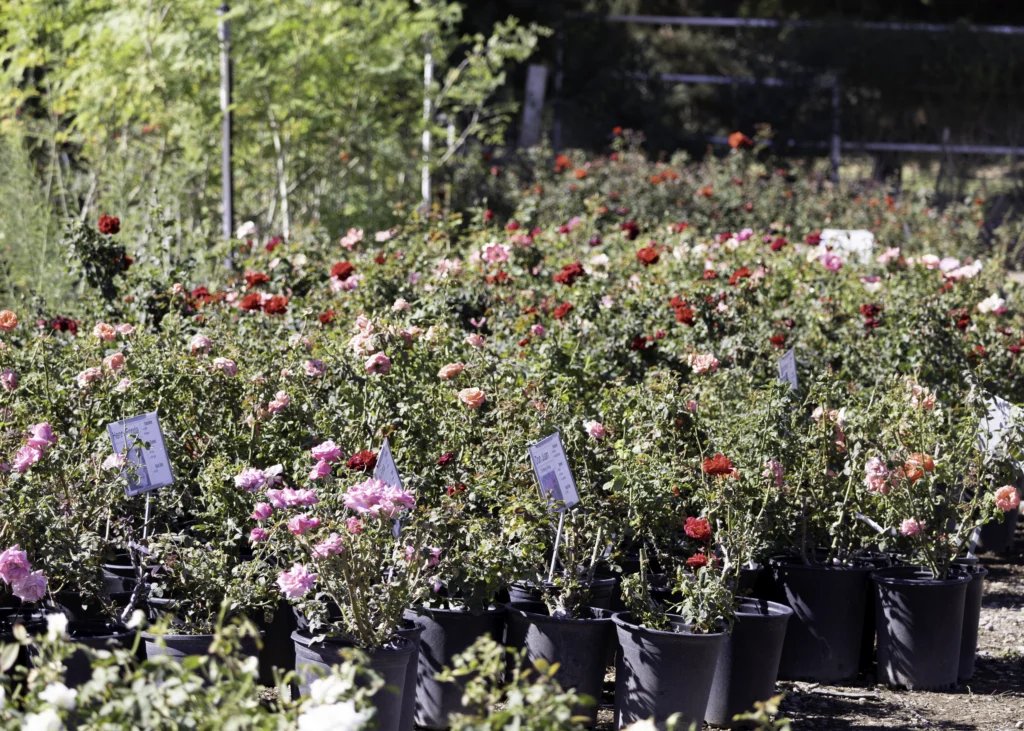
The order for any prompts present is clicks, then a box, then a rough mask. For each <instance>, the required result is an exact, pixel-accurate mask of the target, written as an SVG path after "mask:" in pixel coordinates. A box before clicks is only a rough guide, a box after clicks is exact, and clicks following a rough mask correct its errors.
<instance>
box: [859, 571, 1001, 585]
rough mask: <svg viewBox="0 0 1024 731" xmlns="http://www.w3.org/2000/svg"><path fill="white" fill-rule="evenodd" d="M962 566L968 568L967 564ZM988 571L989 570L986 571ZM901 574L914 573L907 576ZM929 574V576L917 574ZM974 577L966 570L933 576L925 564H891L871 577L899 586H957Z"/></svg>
mask: <svg viewBox="0 0 1024 731" xmlns="http://www.w3.org/2000/svg"><path fill="white" fill-rule="evenodd" d="M961 568H964V569H965V568H967V567H966V566H964V567H961ZM986 573H987V572H986ZM901 574H913V575H911V576H905V575H901ZM917 574H927V576H920V577H918V576H916V575H917ZM973 578H974V577H973V576H972V575H971V574H970V573H967V572H966V571H961V572H959V573H958V574H956V575H954V576H951V577H949V578H945V579H936V578H933V577H932V575H931V572H930V571H928V569H926V568H925V567H923V566H890V567H889V568H885V569H878V570H877V571H876V572H875V573H874V575H873V576H872V577H871V579H872V580H873V581H874V582H875V583H876V584H886V585H899V586H936V587H937V586H956V585H957V584H968V583H970V582H971V580H972V579H973Z"/></svg>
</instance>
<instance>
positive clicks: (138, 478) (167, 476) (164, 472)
mask: <svg viewBox="0 0 1024 731" xmlns="http://www.w3.org/2000/svg"><path fill="white" fill-rule="evenodd" d="M107 434H108V435H110V443H111V445H112V446H113V447H114V454H123V455H124V456H125V458H126V459H127V460H128V461H129V462H131V463H132V464H133V465H135V475H134V476H133V475H131V474H129V471H128V470H125V471H124V472H122V473H121V474H122V476H124V477H126V478H127V479H128V485H127V487H125V489H124V491H125V494H126V495H128V497H135V496H136V495H141V494H142V493H144V492H149V491H150V490H156V489H157V488H159V487H167V486H168V485H173V484H174V475H173V474H172V473H171V461H170V460H169V459H168V458H167V447H166V446H164V435H163V432H162V431H160V418H159V417H158V416H157V414H156V412H155V411H154V412H152V413H150V414H141V415H139V416H133V417H131V418H130V419H125V420H123V421H115V422H113V423H112V424H107Z"/></svg>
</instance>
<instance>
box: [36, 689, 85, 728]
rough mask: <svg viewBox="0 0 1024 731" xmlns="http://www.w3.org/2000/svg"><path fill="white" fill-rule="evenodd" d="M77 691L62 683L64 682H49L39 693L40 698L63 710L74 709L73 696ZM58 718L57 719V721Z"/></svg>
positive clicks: (75, 695)
mask: <svg viewBox="0 0 1024 731" xmlns="http://www.w3.org/2000/svg"><path fill="white" fill-rule="evenodd" d="M77 695H78V693H76V692H75V691H73V690H71V688H69V687H67V686H66V685H64V683H50V684H49V685H48V686H46V687H45V688H44V689H43V692H42V693H40V694H39V698H40V699H41V700H44V701H46V702H47V703H51V704H53V705H54V706H56V707H57V708H60V709H63V710H65V711H73V710H75V698H76V697H77ZM59 720H60V719H58V721H59Z"/></svg>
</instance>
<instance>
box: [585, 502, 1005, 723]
mask: <svg viewBox="0 0 1024 731" xmlns="http://www.w3.org/2000/svg"><path fill="white" fill-rule="evenodd" d="M1021 524H1022V525H1019V526H1018V532H1017V541H1016V548H1015V549H1014V551H1013V553H1012V554H1011V555H1008V556H1005V555H1004V556H993V555H983V556H982V557H981V563H982V564H983V565H984V566H985V568H987V569H988V572H989V573H988V576H987V577H986V583H985V594H984V599H983V603H982V610H981V623H980V629H979V633H978V659H977V663H976V666H975V673H974V678H972V679H971V680H970V681H969V682H968V683H965V684H963V685H961V686H959V687H957V688H955V689H953V690H950V691H946V692H941V693H937V692H926V691H907V690H890V689H889V688H887V687H886V686H883V685H878V684H876V683H875V679H874V678H873V677H862V678H860V679H858V681H857V682H856V683H855V684H851V685H844V686H826V685H817V684H814V683H796V682H785V681H780V682H779V685H778V687H779V691H780V692H784V693H785V694H786V698H785V700H784V701H783V704H782V709H781V710H782V713H783V714H784V715H785V716H787V717H788V718H790V719H791V720H792V722H793V723H792V726H793V729H795V730H799V731H804V730H805V729H806V730H807V731H852V730H853V729H859V730H861V731H881V730H882V729H949V730H950V731H975V730H976V731H1010V729H1024V531H1022V529H1024V521H1021ZM611 680H612V677H609V678H608V681H611ZM608 685H609V683H608V682H606V687H607V686H608ZM613 687H614V686H613ZM602 700H604V701H605V702H608V701H609V700H611V699H610V698H608V697H606V698H604V699H602ZM598 720H599V723H598V729H600V730H601V731H605V730H609V731H610V729H611V728H612V712H611V710H610V708H608V707H604V708H602V709H601V711H600V714H599V719H598Z"/></svg>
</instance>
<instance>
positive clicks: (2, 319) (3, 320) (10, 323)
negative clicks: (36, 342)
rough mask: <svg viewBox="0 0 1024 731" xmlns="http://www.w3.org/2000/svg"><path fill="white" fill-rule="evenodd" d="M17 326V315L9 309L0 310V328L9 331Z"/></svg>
mask: <svg viewBox="0 0 1024 731" xmlns="http://www.w3.org/2000/svg"><path fill="white" fill-rule="evenodd" d="M16 327H18V316H17V315H15V314H14V313H13V312H11V311H10V310H3V311H0V330H3V331H4V332H8V333H9V332H10V331H11V330H13V329H14V328H16Z"/></svg>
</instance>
